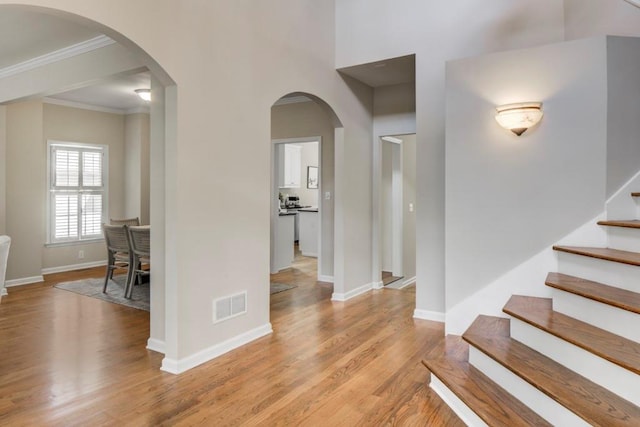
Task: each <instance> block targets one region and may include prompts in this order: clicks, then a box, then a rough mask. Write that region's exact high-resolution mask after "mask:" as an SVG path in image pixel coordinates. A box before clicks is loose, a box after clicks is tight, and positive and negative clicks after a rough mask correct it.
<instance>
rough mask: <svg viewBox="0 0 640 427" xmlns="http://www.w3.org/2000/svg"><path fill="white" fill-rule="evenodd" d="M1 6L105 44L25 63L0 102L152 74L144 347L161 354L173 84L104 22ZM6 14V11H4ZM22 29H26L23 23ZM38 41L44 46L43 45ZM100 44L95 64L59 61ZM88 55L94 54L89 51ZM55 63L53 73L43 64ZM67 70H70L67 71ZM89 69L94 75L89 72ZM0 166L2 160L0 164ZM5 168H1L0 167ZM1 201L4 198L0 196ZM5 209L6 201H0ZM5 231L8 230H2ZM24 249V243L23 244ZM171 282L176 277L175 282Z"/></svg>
mask: <svg viewBox="0 0 640 427" xmlns="http://www.w3.org/2000/svg"><path fill="white" fill-rule="evenodd" d="M0 10H2V11H5V12H11V11H17V12H19V13H21V14H22V15H25V14H31V15H34V16H38V15H41V16H47V17H48V21H47V22H49V23H55V24H56V25H58V26H60V27H64V26H69V27H70V28H71V27H78V28H79V27H82V28H85V29H89V30H90V32H93V33H99V34H100V35H101V40H103V41H104V42H105V43H104V45H101V46H100V47H97V48H95V49H94V50H87V51H84V52H82V53H78V52H75V53H76V54H77V56H73V52H71V50H69V49H68V51H69V52H71V53H70V54H69V56H66V57H60V58H53V59H51V60H50V62H47V63H45V62H43V61H40V62H38V63H34V64H32V66H31V67H30V68H28V67H27V68H23V69H21V70H19V71H20V72H16V73H14V74H11V75H10V76H5V78H8V79H10V81H11V83H10V84H6V85H3V88H2V90H1V92H0V98H2V102H9V101H12V100H30V99H35V98H39V97H42V96H45V95H49V94H53V93H56V92H58V91H63V90H65V89H69V88H78V87H82V86H84V85H89V84H92V83H94V82H95V81H97V80H98V79H100V78H104V77H106V76H108V75H109V73H122V72H129V69H131V70H133V69H138V68H135V67H140V66H141V67H144V68H146V69H148V70H149V71H150V73H151V75H152V82H151V89H152V91H153V101H152V103H151V107H150V116H151V126H150V134H151V137H150V139H151V141H152V144H151V153H150V157H151V162H150V163H151V167H150V174H151V179H150V183H151V184H150V185H151V188H150V193H151V206H150V217H151V220H150V222H151V223H152V227H153V232H152V242H151V245H152V249H151V250H152V252H153V258H154V268H153V269H154V287H153V289H152V295H151V320H150V337H149V341H148V348H149V349H152V350H155V351H159V352H162V353H165V352H166V351H167V348H166V345H165V344H166V342H167V340H168V339H167V334H166V330H167V328H166V324H167V323H169V322H170V319H171V314H168V311H167V310H166V309H165V301H166V298H165V294H166V292H175V289H173V288H167V287H165V282H166V275H165V271H167V266H168V265H172V264H173V263H174V261H173V259H172V258H171V255H170V254H166V252H165V239H166V234H167V233H168V232H170V227H167V223H166V222H165V215H166V206H167V199H168V198H170V194H168V193H167V191H166V187H165V176H168V175H169V176H170V169H171V164H172V163H171V161H170V159H169V161H167V158H166V156H165V152H166V151H167V150H171V147H173V146H174V145H175V135H174V134H173V133H172V131H171V129H173V126H172V124H173V123H175V105H176V100H175V98H176V86H175V83H174V82H173V80H172V79H171V77H170V76H169V75H168V73H167V72H166V71H165V70H164V69H163V68H162V66H160V65H159V64H158V63H157V62H156V61H155V60H154V59H153V58H152V57H151V56H150V55H149V54H147V53H146V52H145V51H144V50H143V49H142V48H140V47H139V46H138V45H136V44H135V43H134V42H133V41H131V40H130V39H129V38H127V37H126V36H125V35H123V34H121V33H119V32H117V31H115V30H113V29H111V28H109V27H108V26H106V25H103V24H101V23H98V22H95V21H92V20H90V19H88V18H85V17H81V16H79V15H76V14H72V13H69V12H67V11H63V10H55V9H50V8H43V7H36V6H29V5H22V6H18V5H0ZM6 14H7V13H5V15H6ZM24 31H30V29H29V28H25V29H24ZM46 48H47V47H46V46H43V49H46ZM100 48H104V49H105V51H106V50H108V55H107V54H105V55H103V56H102V58H103V59H104V61H103V62H100V61H96V64H94V65H95V67H94V68H91V67H87V68H84V69H81V67H76V68H75V69H74V68H72V66H71V65H69V67H70V68H65V67H66V66H67V64H63V61H64V60H69V61H70V62H71V61H73V60H75V61H76V62H78V61H79V59H78V57H79V56H80V55H81V54H84V55H86V56H88V57H98V56H99V54H98V49H100ZM91 55H93V56H91ZM127 55H128V56H130V59H131V60H130V68H129V69H128V68H127V66H126V59H127V58H125V57H126V56H127ZM108 58H116V59H118V58H119V59H123V62H122V66H121V67H120V66H118V67H116V66H113V67H112V65H113V64H112V63H110V62H109V61H108V60H107V59H108ZM47 66H49V67H50V68H51V69H53V68H56V72H55V73H53V72H51V71H50V70H49V69H47V68H46V67H47ZM98 68H102V70H103V71H102V73H96V72H95V70H97V69H98ZM69 70H71V71H69ZM92 73H93V74H92ZM0 169H2V165H0ZM0 172H4V170H2V171H0ZM3 202H4V200H3ZM0 204H2V205H3V206H4V207H3V209H6V204H5V203H0ZM12 215H13V216H14V217H16V216H18V215H20V212H14V213H12ZM7 231H8V232H9V233H11V232H12V230H7ZM14 242H15V243H16V244H17V246H18V248H19V247H20V246H19V245H20V243H21V239H20V237H19V236H18V237H17V238H16V239H14ZM42 243H43V242H39V241H36V242H35V244H36V245H39V244H40V245H42ZM26 249H29V248H26ZM174 283H175V282H174Z"/></svg>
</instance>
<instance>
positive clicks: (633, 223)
mask: <svg viewBox="0 0 640 427" xmlns="http://www.w3.org/2000/svg"><path fill="white" fill-rule="evenodd" d="M598 225H607V226H610V227H625V228H640V220H637V219H620V220H607V221H598Z"/></svg>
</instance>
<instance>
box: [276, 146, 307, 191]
mask: <svg viewBox="0 0 640 427" xmlns="http://www.w3.org/2000/svg"><path fill="white" fill-rule="evenodd" d="M278 148H279V150H278V159H279V162H278V163H279V168H278V186H279V187H280V188H300V181H301V179H300V168H301V165H302V147H300V146H299V145H293V144H280V145H279V147H278Z"/></svg>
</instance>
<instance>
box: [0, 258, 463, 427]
mask: <svg viewBox="0 0 640 427" xmlns="http://www.w3.org/2000/svg"><path fill="white" fill-rule="evenodd" d="M311 261H313V260H309V259H304V258H297V260H296V263H295V264H294V267H293V268H291V269H288V270H286V271H284V272H282V273H280V274H278V275H274V276H273V277H272V280H273V281H278V282H282V283H294V284H296V285H298V287H297V288H295V289H292V290H289V291H285V292H280V293H278V294H274V295H272V298H271V322H272V324H273V328H274V333H273V334H271V335H269V336H266V337H263V338H261V339H259V340H257V341H255V342H253V343H250V344H248V345H246V346H243V347H241V348H239V349H237V350H235V351H233V352H231V353H228V354H226V355H224V356H222V357H220V358H218V359H216V360H214V361H211V362H209V363H206V364H204V365H202V366H199V367H197V368H194V369H192V370H191V371H188V372H186V373H184V374H182V375H178V376H176V375H171V374H168V373H165V372H161V371H160V370H159V368H160V364H161V361H162V357H163V356H162V355H161V354H158V353H155V352H152V351H148V350H146V349H145V344H146V340H147V338H148V336H149V314H148V313H147V312H144V311H140V310H135V309H131V308H128V307H124V306H120V305H115V304H111V303H107V302H104V301H100V300H97V299H93V298H89V297H84V296H80V295H77V294H74V293H71V292H68V291H64V290H60V289H56V288H53V285H54V284H55V283H58V282H60V281H67V280H75V279H79V278H86V277H100V276H102V274H103V269H101V268H98V269H90V270H84V271H79V272H71V273H60V274H56V275H50V276H47V277H46V282H45V283H43V284H39V285H33V286H25V287H22V288H12V289H10V290H9V295H8V296H6V297H3V299H2V303H1V304H0V348H1V351H0V425H7V426H13V425H46V426H102V425H118V426H121V425H132V426H145V425H149V426H150V425H153V426H157V425H167V426H168V425H171V426H174V425H207V426H209V425H210V426H240V425H242V426H245V425H246V426H256V425H260V426H278V425H283V426H284V425H286V426H290V425H296V426H297V425H306V426H319V425H322V426H381V425H407V426H414V425H416V426H445V425H446V426H462V425H463V424H462V422H461V421H460V420H459V419H458V418H457V417H456V416H455V415H454V414H453V413H452V411H451V410H450V409H449V408H448V407H447V406H446V405H445V404H444V403H443V402H442V400H441V399H440V398H439V397H438V396H437V395H436V394H435V393H434V392H433V391H431V389H430V388H429V386H428V380H429V373H428V371H427V370H426V369H424V367H423V366H422V365H421V363H420V361H421V359H422V358H423V357H424V356H425V354H428V353H429V351H431V350H432V349H433V348H435V347H436V346H437V345H439V343H440V342H441V340H442V335H443V326H442V324H439V323H434V322H428V321H422V320H414V319H413V318H412V313H413V309H414V300H415V288H414V287H413V286H411V287H409V288H407V289H405V290H386V289H382V290H377V291H372V292H370V293H367V294H365V295H362V296H360V297H357V298H354V299H353V300H351V301H348V302H346V303H339V302H332V301H331V300H330V298H331V293H332V285H331V284H328V283H317V282H316V280H315V277H316V270H315V262H311Z"/></svg>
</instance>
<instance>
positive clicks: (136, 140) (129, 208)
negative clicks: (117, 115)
mask: <svg viewBox="0 0 640 427" xmlns="http://www.w3.org/2000/svg"><path fill="white" fill-rule="evenodd" d="M124 134H125V137H124V150H125V155H124V169H125V182H126V185H125V188H124V191H125V206H124V217H125V218H134V217H138V218H140V222H141V223H142V224H149V115H148V114H144V113H136V114H127V115H126V116H125V120H124Z"/></svg>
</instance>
